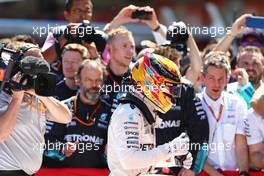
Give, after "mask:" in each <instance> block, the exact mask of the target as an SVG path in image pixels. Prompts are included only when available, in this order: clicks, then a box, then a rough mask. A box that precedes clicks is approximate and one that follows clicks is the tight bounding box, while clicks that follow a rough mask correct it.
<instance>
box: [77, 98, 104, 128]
mask: <svg viewBox="0 0 264 176" xmlns="http://www.w3.org/2000/svg"><path fill="white" fill-rule="evenodd" d="M100 106H101V103H100V102H99V104H98V105H97V106H96V108H95V110H94V111H93V112H92V114H91V115H90V116H89V118H88V119H87V121H88V122H84V121H82V120H81V118H80V117H78V116H77V114H76V112H77V96H75V97H74V109H73V111H74V114H75V117H76V120H77V121H78V122H79V123H80V124H82V125H85V126H92V125H93V124H94V122H95V117H94V116H95V114H96V112H97V110H98V109H99V108H100Z"/></svg>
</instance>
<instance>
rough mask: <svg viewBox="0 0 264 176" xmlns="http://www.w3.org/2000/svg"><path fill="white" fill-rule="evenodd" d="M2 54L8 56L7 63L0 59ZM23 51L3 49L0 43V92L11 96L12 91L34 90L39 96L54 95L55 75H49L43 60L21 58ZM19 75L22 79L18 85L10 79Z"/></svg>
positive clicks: (31, 57)
mask: <svg viewBox="0 0 264 176" xmlns="http://www.w3.org/2000/svg"><path fill="white" fill-rule="evenodd" d="M3 53H5V54H9V56H10V58H8V61H7V60H6V59H4V58H3V57H2V55H3ZM23 54H24V53H23V51H22V50H20V51H14V50H11V49H8V48H5V47H4V45H3V44H1V43H0V55H1V57H0V61H1V63H2V70H4V76H3V79H2V80H0V81H1V85H0V90H1V91H2V90H3V91H5V92H6V93H8V94H12V90H28V89H32V88H33V89H34V90H35V92H36V94H38V95H40V96H52V95H54V93H55V87H56V75H55V74H53V73H50V67H49V64H48V62H47V61H45V60H44V59H43V58H38V57H34V56H26V57H23ZM17 73H20V74H21V75H22V78H21V80H20V82H19V83H17V82H15V81H13V80H12V77H13V76H14V75H16V74H17Z"/></svg>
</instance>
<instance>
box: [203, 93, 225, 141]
mask: <svg viewBox="0 0 264 176" xmlns="http://www.w3.org/2000/svg"><path fill="white" fill-rule="evenodd" d="M203 101H204V103H205V105H206V106H207V107H208V109H209V110H210V112H211V114H212V115H213V117H214V119H215V120H216V123H215V128H214V131H213V135H212V142H213V140H214V138H215V133H216V129H217V127H218V122H219V121H220V120H221V118H222V113H223V109H224V98H223V99H222V103H221V104H220V108H219V109H220V110H219V114H218V117H217V118H216V115H215V113H214V111H213V108H212V107H211V106H210V105H209V104H208V103H207V102H206V100H205V98H204V96H203Z"/></svg>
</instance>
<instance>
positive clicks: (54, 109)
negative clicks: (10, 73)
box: [0, 73, 71, 176]
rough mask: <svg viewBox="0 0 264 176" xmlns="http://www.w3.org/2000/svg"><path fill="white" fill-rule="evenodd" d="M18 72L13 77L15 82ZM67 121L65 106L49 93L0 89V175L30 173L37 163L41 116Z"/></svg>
mask: <svg viewBox="0 0 264 176" xmlns="http://www.w3.org/2000/svg"><path fill="white" fill-rule="evenodd" d="M20 79H21V74H19V73H18V74H16V75H15V76H14V77H13V80H14V81H16V82H19V81H20ZM46 118H48V119H49V120H53V121H56V122H59V123H68V122H70V121H71V113H70V111H69V110H68V108H67V107H66V106H65V105H63V104H62V103H60V102H59V101H58V100H56V99H55V98H53V97H42V96H39V95H36V94H35V91H34V90H33V89H29V90H27V91H24V90H21V91H12V95H9V94H7V93H6V92H4V91H0V175H1V176H24V175H32V174H34V173H35V172H37V170H38V169H39V168H40V166H41V162H42V153H43V147H44V144H45V143H44V133H45V119H46Z"/></svg>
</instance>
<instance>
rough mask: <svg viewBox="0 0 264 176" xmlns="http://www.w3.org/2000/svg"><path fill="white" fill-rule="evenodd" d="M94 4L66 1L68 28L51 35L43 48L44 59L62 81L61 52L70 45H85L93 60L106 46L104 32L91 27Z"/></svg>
mask: <svg viewBox="0 0 264 176" xmlns="http://www.w3.org/2000/svg"><path fill="white" fill-rule="evenodd" d="M92 8H93V4H92V1H91V0H66V1H65V10H64V17H65V19H66V20H67V22H68V24H67V26H59V27H57V28H54V31H53V32H51V33H49V34H48V36H47V38H46V41H45V43H44V45H43V47H42V52H43V55H44V58H45V59H46V60H47V61H48V62H49V63H52V69H53V71H54V72H55V73H57V75H58V79H59V80H60V79H61V76H62V73H61V58H60V56H61V52H62V48H63V46H65V45H67V44H69V43H78V44H82V45H84V46H85V47H86V48H87V49H88V51H89V53H90V54H91V58H92V59H94V58H97V57H98V56H99V53H102V52H103V50H104V47H105V44H106V41H105V39H104V37H105V35H104V33H103V32H102V31H99V30H95V28H94V27H92V26H91V24H90V22H91V19H92Z"/></svg>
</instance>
